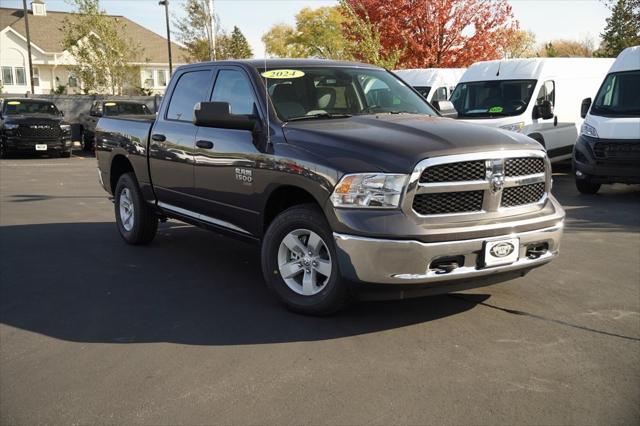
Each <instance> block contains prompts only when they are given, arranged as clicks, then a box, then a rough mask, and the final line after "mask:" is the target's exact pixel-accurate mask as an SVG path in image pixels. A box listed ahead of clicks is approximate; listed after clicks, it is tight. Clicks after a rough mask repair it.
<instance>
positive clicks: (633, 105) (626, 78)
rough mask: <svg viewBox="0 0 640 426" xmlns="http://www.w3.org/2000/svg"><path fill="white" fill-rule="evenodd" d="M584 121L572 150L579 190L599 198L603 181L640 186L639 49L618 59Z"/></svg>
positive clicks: (585, 108) (585, 103)
mask: <svg viewBox="0 0 640 426" xmlns="http://www.w3.org/2000/svg"><path fill="white" fill-rule="evenodd" d="M581 107H582V112H581V114H582V116H583V117H585V120H584V123H582V127H581V129H580V136H579V137H578V140H577V142H576V146H575V148H574V150H573V170H574V172H575V175H576V186H577V188H578V190H579V191H580V192H582V193H585V194H595V193H596V192H598V190H599V189H600V185H601V184H603V183H616V182H619V183H640V46H634V47H629V48H627V49H625V50H623V51H622V53H620V55H618V58H617V59H616V61H615V62H614V64H613V65H612V66H611V69H610V70H609V73H608V74H607V76H606V78H605V79H604V82H603V83H602V86H600V90H598V94H597V95H596V97H595V100H594V101H593V103H592V102H591V98H587V99H585V100H583V101H582V105H581Z"/></svg>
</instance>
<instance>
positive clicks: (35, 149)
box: [0, 98, 72, 158]
mask: <svg viewBox="0 0 640 426" xmlns="http://www.w3.org/2000/svg"><path fill="white" fill-rule="evenodd" d="M71 149H72V145H71V126H70V124H69V123H66V122H65V121H64V119H63V114H62V112H61V111H59V110H58V108H57V107H56V106H55V104H53V103H51V102H48V101H44V100H39V99H29V98H17V99H4V100H3V101H2V102H0V157H2V158H4V157H6V156H8V155H11V154H13V153H24V154H35V153H41V154H45V153H57V154H59V155H60V156H62V157H69V156H70V155H71Z"/></svg>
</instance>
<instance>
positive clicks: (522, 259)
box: [333, 221, 563, 284]
mask: <svg viewBox="0 0 640 426" xmlns="http://www.w3.org/2000/svg"><path fill="white" fill-rule="evenodd" d="M562 227H563V222H562V221H560V222H558V223H557V224H556V225H555V226H552V227H549V228H543V229H538V230H534V231H527V232H519V233H513V234H508V235H502V236H498V237H489V238H479V239H473V240H461V241H447V242H438V243H423V242H420V241H411V240H385V239H375V238H366V237H357V236H352V235H344V234H338V233H334V234H333V236H334V239H335V242H336V246H337V250H338V258H339V261H340V269H341V271H342V274H343V275H344V276H345V277H346V278H349V279H352V280H355V281H360V282H365V283H378V284H429V283H436V282H443V281H453V280H467V279H473V278H476V277H486V276H490V275H495V274H498V273H502V272H513V271H519V270H523V271H524V270H528V269H532V268H535V267H537V266H540V265H543V264H545V263H548V262H549V261H551V259H553V258H554V257H556V256H557V254H558V250H559V248H560V238H561V236H562ZM506 238H519V239H520V247H519V255H518V260H517V261H515V262H514V263H511V264H509V265H503V266H494V267H488V268H482V267H479V266H478V265H479V264H480V263H481V262H480V257H481V256H482V251H483V247H484V243H485V242H487V241H495V240H501V239H506ZM538 243H547V244H548V250H547V251H546V252H545V253H543V254H542V255H540V256H539V257H537V258H535V259H532V258H529V257H527V255H526V253H527V248H528V246H530V245H532V244H538ZM449 256H452V257H453V256H464V265H463V266H461V267H459V268H456V269H454V270H452V271H451V272H449V273H441V271H438V270H436V269H431V268H430V265H431V263H432V262H433V261H434V260H436V259H440V258H443V257H449Z"/></svg>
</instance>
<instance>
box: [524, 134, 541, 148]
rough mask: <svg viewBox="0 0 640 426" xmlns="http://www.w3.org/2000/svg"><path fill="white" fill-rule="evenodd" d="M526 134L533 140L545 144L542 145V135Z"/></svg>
mask: <svg viewBox="0 0 640 426" xmlns="http://www.w3.org/2000/svg"><path fill="white" fill-rule="evenodd" d="M527 136H529V137H530V138H531V139H533V140H535V141H537V142H540V144H541V145H542V146H545V145H544V138H543V137H542V135H541V134H540V133H531V134H530V135H527ZM545 148H546V146H545Z"/></svg>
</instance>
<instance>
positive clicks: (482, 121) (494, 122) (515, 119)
mask: <svg viewBox="0 0 640 426" xmlns="http://www.w3.org/2000/svg"><path fill="white" fill-rule="evenodd" d="M529 116H530V115H529ZM458 120H459V121H463V122H465V123H471V124H477V125H479V126H487V127H502V126H508V125H509V124H516V123H523V122H526V121H527V120H525V118H524V113H522V114H520V115H512V116H509V117H497V118H486V117H479V118H468V117H465V118H459V119H458Z"/></svg>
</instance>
